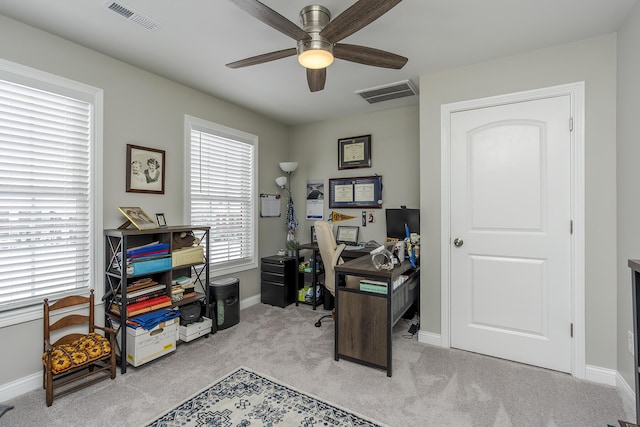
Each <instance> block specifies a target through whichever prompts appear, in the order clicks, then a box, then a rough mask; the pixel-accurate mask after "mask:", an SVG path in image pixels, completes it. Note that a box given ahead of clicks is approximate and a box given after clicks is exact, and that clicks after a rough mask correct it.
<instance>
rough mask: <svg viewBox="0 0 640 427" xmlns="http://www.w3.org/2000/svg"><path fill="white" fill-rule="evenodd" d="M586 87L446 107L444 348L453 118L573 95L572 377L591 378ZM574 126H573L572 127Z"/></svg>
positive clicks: (447, 338) (445, 341) (445, 343)
mask: <svg viewBox="0 0 640 427" xmlns="http://www.w3.org/2000/svg"><path fill="white" fill-rule="evenodd" d="M584 86H585V85H584V82H577V83H570V84H566V85H559V86H553V87H548V88H544V89H535V90H529V91H524V92H517V93H512V94H507V95H499V96H492V97H488V98H481V99H474V100H470V101H462V102H454V103H451V104H444V105H442V106H441V108H440V114H441V124H440V132H441V158H440V162H441V164H440V167H441V169H440V179H441V181H440V182H441V191H440V194H441V200H440V202H441V235H440V253H441V265H440V269H441V276H440V286H441V301H440V302H441V308H440V310H441V319H440V322H441V324H440V328H441V329H440V334H441V336H440V345H441V346H442V347H446V348H449V347H451V322H450V312H451V289H450V287H451V275H450V268H451V254H450V250H451V243H450V236H451V216H450V215H451V115H452V114H453V113H455V112H459V111H465V110H472V109H476V108H486V107H493V106H498V105H505V104H512V103H516V102H523V101H531V100H536V99H541V98H550V97H555V96H564V95H569V96H570V98H571V116H572V118H573V124H572V125H573V132H571V218H572V219H573V235H572V236H571V302H572V307H571V319H572V323H573V343H572V354H571V374H572V375H573V376H575V377H577V378H582V379H584V378H586V356H585V282H584V279H585V278H584V271H585V247H584V242H585V223H584V218H585V213H584V209H585V208H584V203H585V188H584V182H585V181H584V162H585V158H584ZM569 125H570V124H569V123H567V126H569Z"/></svg>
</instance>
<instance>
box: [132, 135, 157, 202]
mask: <svg viewBox="0 0 640 427" xmlns="http://www.w3.org/2000/svg"><path fill="white" fill-rule="evenodd" d="M125 167H126V170H127V192H128V193H151V194H164V171H165V167H164V150H157V149H155V148H147V147H140V146H139V145H132V144H127V164H126V166H125Z"/></svg>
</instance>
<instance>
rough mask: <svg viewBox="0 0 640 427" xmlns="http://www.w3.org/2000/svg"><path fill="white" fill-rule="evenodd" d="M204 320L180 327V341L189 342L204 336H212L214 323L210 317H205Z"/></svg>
mask: <svg viewBox="0 0 640 427" xmlns="http://www.w3.org/2000/svg"><path fill="white" fill-rule="evenodd" d="M202 319H203V321H202V322H193V323H189V324H188V325H186V326H180V328H179V330H180V340H182V341H185V342H189V341H193V340H194V339H196V338H199V337H201V336H203V335H207V334H210V333H211V327H212V326H213V322H212V321H211V319H209V318H208V317H203V318H202Z"/></svg>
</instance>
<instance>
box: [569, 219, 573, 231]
mask: <svg viewBox="0 0 640 427" xmlns="http://www.w3.org/2000/svg"><path fill="white" fill-rule="evenodd" d="M569 233H570V234H573V220H571V221H569Z"/></svg>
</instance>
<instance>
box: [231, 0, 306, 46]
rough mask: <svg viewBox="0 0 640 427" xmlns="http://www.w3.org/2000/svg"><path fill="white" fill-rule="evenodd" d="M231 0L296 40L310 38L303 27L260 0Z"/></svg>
mask: <svg viewBox="0 0 640 427" xmlns="http://www.w3.org/2000/svg"><path fill="white" fill-rule="evenodd" d="M231 2H232V3H234V4H235V5H236V6H238V7H239V8H240V9H242V10H244V11H245V12H247V13H248V14H249V15H251V16H253V17H254V18H256V19H258V20H259V21H262V22H264V23H265V24H267V25H268V26H270V27H271V28H274V29H276V30H278V31H280V32H281V33H282V34H285V35H287V36H289V37H291V38H292V39H294V40H304V39H308V38H309V35H308V34H307V33H306V32H305V31H304V30H303V29H302V28H300V27H298V26H297V25H296V24H294V23H293V22H291V21H289V20H288V19H287V18H285V17H284V16H282V15H280V14H279V13H278V12H276V11H275V10H273V9H271V8H269V7H268V6H266V5H264V4H262V3H260V2H259V1H258V0H231Z"/></svg>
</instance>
